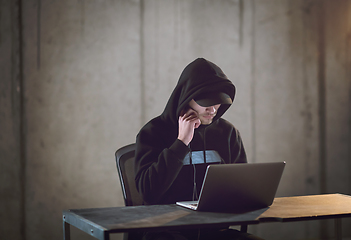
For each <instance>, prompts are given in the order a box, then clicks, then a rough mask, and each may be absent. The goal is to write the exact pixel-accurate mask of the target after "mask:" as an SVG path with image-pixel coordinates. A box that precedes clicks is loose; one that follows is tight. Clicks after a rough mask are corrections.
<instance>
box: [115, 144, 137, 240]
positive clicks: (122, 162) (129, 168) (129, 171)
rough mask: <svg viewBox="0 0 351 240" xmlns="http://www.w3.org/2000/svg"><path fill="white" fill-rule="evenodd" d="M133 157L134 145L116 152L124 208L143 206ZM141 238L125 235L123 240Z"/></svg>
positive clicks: (132, 234) (134, 235)
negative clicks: (135, 178)
mask: <svg viewBox="0 0 351 240" xmlns="http://www.w3.org/2000/svg"><path fill="white" fill-rule="evenodd" d="M134 155H135V144H129V145H127V146H124V147H122V148H120V149H118V150H117V151H116V154H115V156H116V165H117V171H118V175H119V180H120V183H121V188H122V192H123V198H124V205H125V206H138V205H143V200H142V198H141V196H140V195H139V193H138V191H137V189H136V186H135V180H134ZM141 238H142V232H136V233H134V232H133V233H125V234H124V236H123V239H124V240H138V239H141Z"/></svg>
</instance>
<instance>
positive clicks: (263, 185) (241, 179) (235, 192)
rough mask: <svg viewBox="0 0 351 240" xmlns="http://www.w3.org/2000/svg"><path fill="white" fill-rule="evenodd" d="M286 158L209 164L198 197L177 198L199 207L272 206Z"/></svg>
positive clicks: (245, 208)
mask: <svg viewBox="0 0 351 240" xmlns="http://www.w3.org/2000/svg"><path fill="white" fill-rule="evenodd" d="M284 167H285V162H271V163H235V164H216V165H209V166H208V167H207V170H206V174H205V177H204V181H203V184H202V187H201V192H200V196H199V200H198V201H184V202H176V204H177V205H179V206H182V207H186V208H190V209H192V210H196V211H208V212H238V213H239V212H247V211H253V210H257V209H261V208H266V207H269V206H270V205H271V204H272V203H273V200H274V197H275V194H276V192H277V189H278V185H279V182H280V179H281V176H282V174H283V170H284Z"/></svg>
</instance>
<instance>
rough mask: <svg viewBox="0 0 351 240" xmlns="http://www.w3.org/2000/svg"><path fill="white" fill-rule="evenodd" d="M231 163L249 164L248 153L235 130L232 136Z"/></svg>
mask: <svg viewBox="0 0 351 240" xmlns="http://www.w3.org/2000/svg"><path fill="white" fill-rule="evenodd" d="M230 146H231V149H230V151H231V163H247V158H246V152H245V148H244V144H243V142H242V139H241V136H240V133H239V131H238V130H237V129H235V128H234V129H233V131H232V136H231V144H230Z"/></svg>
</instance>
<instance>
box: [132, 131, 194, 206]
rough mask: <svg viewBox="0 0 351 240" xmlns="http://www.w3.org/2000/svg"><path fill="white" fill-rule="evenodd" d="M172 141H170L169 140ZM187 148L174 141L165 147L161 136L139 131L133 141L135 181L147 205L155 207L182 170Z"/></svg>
mask: <svg viewBox="0 0 351 240" xmlns="http://www.w3.org/2000/svg"><path fill="white" fill-rule="evenodd" d="M173 139H174V138H173ZM189 151H190V150H189V148H188V147H187V146H186V145H185V144H184V143H183V142H182V141H180V140H178V139H176V140H175V141H174V142H173V143H171V144H170V146H168V147H167V146H166V144H165V141H164V140H163V139H162V134H155V132H150V131H141V132H140V133H139V134H138V136H137V140H136V155H135V182H136V187H137V189H138V191H139V193H140V194H141V197H142V199H143V200H144V201H145V202H146V203H147V204H158V203H160V201H161V199H162V198H163V196H164V194H165V193H166V192H167V190H168V189H169V188H170V187H171V185H172V183H173V182H174V180H175V179H176V178H177V176H178V174H179V172H180V170H181V169H182V167H183V159H184V157H185V156H186V154H187V153H188V152H189Z"/></svg>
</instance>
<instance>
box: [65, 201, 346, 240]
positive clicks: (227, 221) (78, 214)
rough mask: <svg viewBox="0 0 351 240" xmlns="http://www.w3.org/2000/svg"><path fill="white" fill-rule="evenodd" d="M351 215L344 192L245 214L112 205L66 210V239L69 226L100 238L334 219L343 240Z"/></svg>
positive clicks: (171, 206)
mask: <svg viewBox="0 0 351 240" xmlns="http://www.w3.org/2000/svg"><path fill="white" fill-rule="evenodd" d="M350 216H351V196H348V195H342V194H325V195H311V196H300V197H283V198H276V199H275V200H274V203H273V204H272V206H271V207H269V208H265V209H260V210H256V211H252V212H247V213H243V214H232V213H211V212H196V211H192V210H188V209H185V208H182V207H179V206H176V205H153V206H136V207H113V208H95V209H76V210H67V211H63V229H64V239H65V240H69V239H70V231H69V229H70V225H73V226H75V227H77V228H78V229H81V230H82V231H84V232H86V233H88V234H90V235H92V236H93V237H95V238H98V239H100V240H109V236H110V234H111V233H120V232H133V231H138V230H175V229H189V228H208V227H227V226H234V225H243V224H248V225H249V224H258V223H263V222H290V221H304V220H316V219H335V223H336V224H335V226H336V239H338V240H339V239H341V233H342V229H341V218H344V217H350Z"/></svg>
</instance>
